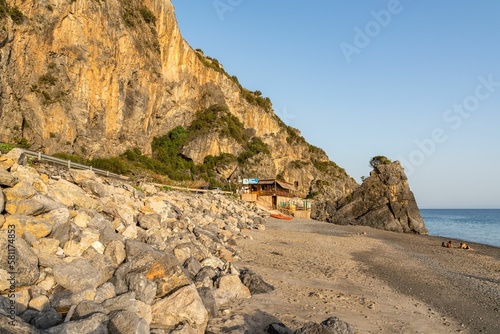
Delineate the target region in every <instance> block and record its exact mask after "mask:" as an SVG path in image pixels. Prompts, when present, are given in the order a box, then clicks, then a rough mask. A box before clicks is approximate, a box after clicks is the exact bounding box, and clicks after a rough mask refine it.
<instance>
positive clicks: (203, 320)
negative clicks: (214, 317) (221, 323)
mask: <svg viewBox="0 0 500 334" xmlns="http://www.w3.org/2000/svg"><path fill="white" fill-rule="evenodd" d="M152 314H153V321H152V323H151V328H162V329H166V330H173V329H174V328H175V326H176V325H178V324H180V323H185V324H186V325H187V326H189V327H191V328H192V329H193V331H192V332H193V333H199V334H202V333H205V328H206V327H207V323H208V312H207V310H206V308H205V306H204V304H203V301H202V299H201V298H200V295H199V294H198V292H197V291H196V288H195V287H194V285H188V286H185V287H183V288H181V289H179V290H177V291H176V292H174V293H172V294H171V295H169V296H168V297H165V298H163V299H159V300H158V301H157V302H156V303H154V304H153V306H152Z"/></svg>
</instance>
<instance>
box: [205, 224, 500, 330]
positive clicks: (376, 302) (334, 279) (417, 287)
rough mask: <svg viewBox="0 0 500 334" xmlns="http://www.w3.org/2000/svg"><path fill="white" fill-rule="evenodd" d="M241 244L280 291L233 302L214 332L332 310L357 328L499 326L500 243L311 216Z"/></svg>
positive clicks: (290, 321) (291, 321) (242, 264)
mask: <svg viewBox="0 0 500 334" xmlns="http://www.w3.org/2000/svg"><path fill="white" fill-rule="evenodd" d="M250 235H251V237H252V238H253V240H241V241H239V242H238V246H237V249H238V250H239V251H240V255H241V257H242V260H241V261H239V262H238V263H237V266H238V267H239V268H248V269H251V270H253V271H255V272H256V273H258V274H259V275H261V276H262V277H263V278H264V280H266V281H267V282H268V283H270V284H272V285H274V286H275V287H276V290H275V291H273V292H272V293H269V294H262V295H254V296H253V297H252V298H251V299H249V300H243V301H241V300H240V301H236V302H234V303H233V304H232V305H228V306H226V309H223V311H222V313H221V317H219V318H217V319H214V320H213V321H211V324H210V330H211V331H213V332H214V333H243V332H244V331H242V329H243V328H246V329H247V330H248V329H249V332H248V333H265V331H264V330H265V328H266V327H267V325H268V324H269V323H271V322H279V321H281V322H283V323H284V324H286V325H287V326H288V327H290V328H292V329H296V328H299V327H301V326H302V325H303V324H304V323H305V322H307V321H314V322H321V321H323V320H325V319H326V318H328V317H330V316H337V317H338V318H340V319H342V320H344V321H346V322H348V323H350V324H351V325H352V326H353V328H354V329H355V332H356V333H398V334H400V333H500V320H499V319H500V312H499V310H500V249H498V248H494V247H486V246H481V245H472V246H473V248H474V250H473V251H465V250H460V249H446V248H442V247H441V246H440V245H441V241H443V240H442V239H438V238H433V237H428V236H417V235H408V234H397V233H391V232H385V231H379V230H374V229H370V228H365V227H352V226H336V225H332V224H326V223H319V222H314V221H293V222H283V221H278V220H274V219H270V220H269V221H268V224H267V229H266V231H264V232H250Z"/></svg>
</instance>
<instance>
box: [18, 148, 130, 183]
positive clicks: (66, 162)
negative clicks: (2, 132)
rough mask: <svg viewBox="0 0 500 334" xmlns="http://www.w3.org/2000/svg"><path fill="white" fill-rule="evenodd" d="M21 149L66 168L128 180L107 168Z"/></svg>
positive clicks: (31, 155)
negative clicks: (94, 166)
mask: <svg viewBox="0 0 500 334" xmlns="http://www.w3.org/2000/svg"><path fill="white" fill-rule="evenodd" d="M22 150H23V152H24V154H25V155H27V156H30V157H35V158H37V159H38V160H40V161H48V162H51V163H54V164H56V165H61V166H65V167H67V168H68V169H71V168H73V169H84V170H91V171H93V172H94V173H96V174H98V175H102V176H107V177H114V178H117V179H120V180H128V177H127V176H123V175H120V174H116V173H111V172H110V171H107V170H103V169H98V168H93V167H92V166H86V165H82V164H79V163H76V162H73V161H71V160H64V159H59V158H56V157H53V156H50V155H46V154H43V153H41V152H35V151H30V150H26V149H22Z"/></svg>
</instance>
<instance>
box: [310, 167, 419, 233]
mask: <svg viewBox="0 0 500 334" xmlns="http://www.w3.org/2000/svg"><path fill="white" fill-rule="evenodd" d="M386 161H387V160H386ZM313 217H314V218H316V219H319V220H325V221H328V222H332V223H335V224H340V225H363V226H370V227H374V228H378V229H383V230H389V231H395V232H410V233H418V234H427V233H428V231H427V228H426V227H425V224H424V220H423V219H422V216H421V215H420V210H419V209H418V206H417V203H416V201H415V197H414V195H413V193H412V192H411V190H410V186H409V184H408V179H407V177H406V175H405V172H404V170H403V167H402V166H401V164H400V163H399V162H397V161H396V162H388V161H387V163H380V164H377V165H375V166H374V168H373V171H372V172H371V174H370V176H369V177H368V178H366V179H365V180H364V182H363V183H362V184H361V185H360V186H359V187H358V188H357V189H356V190H354V192H353V193H352V194H350V195H348V196H346V197H345V198H343V199H342V200H340V201H338V202H334V201H325V202H323V203H319V204H318V206H317V207H316V210H315V212H314V213H313Z"/></svg>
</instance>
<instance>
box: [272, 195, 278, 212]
mask: <svg viewBox="0 0 500 334" xmlns="http://www.w3.org/2000/svg"><path fill="white" fill-rule="evenodd" d="M277 207H278V196H273V209H276V208H277Z"/></svg>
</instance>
